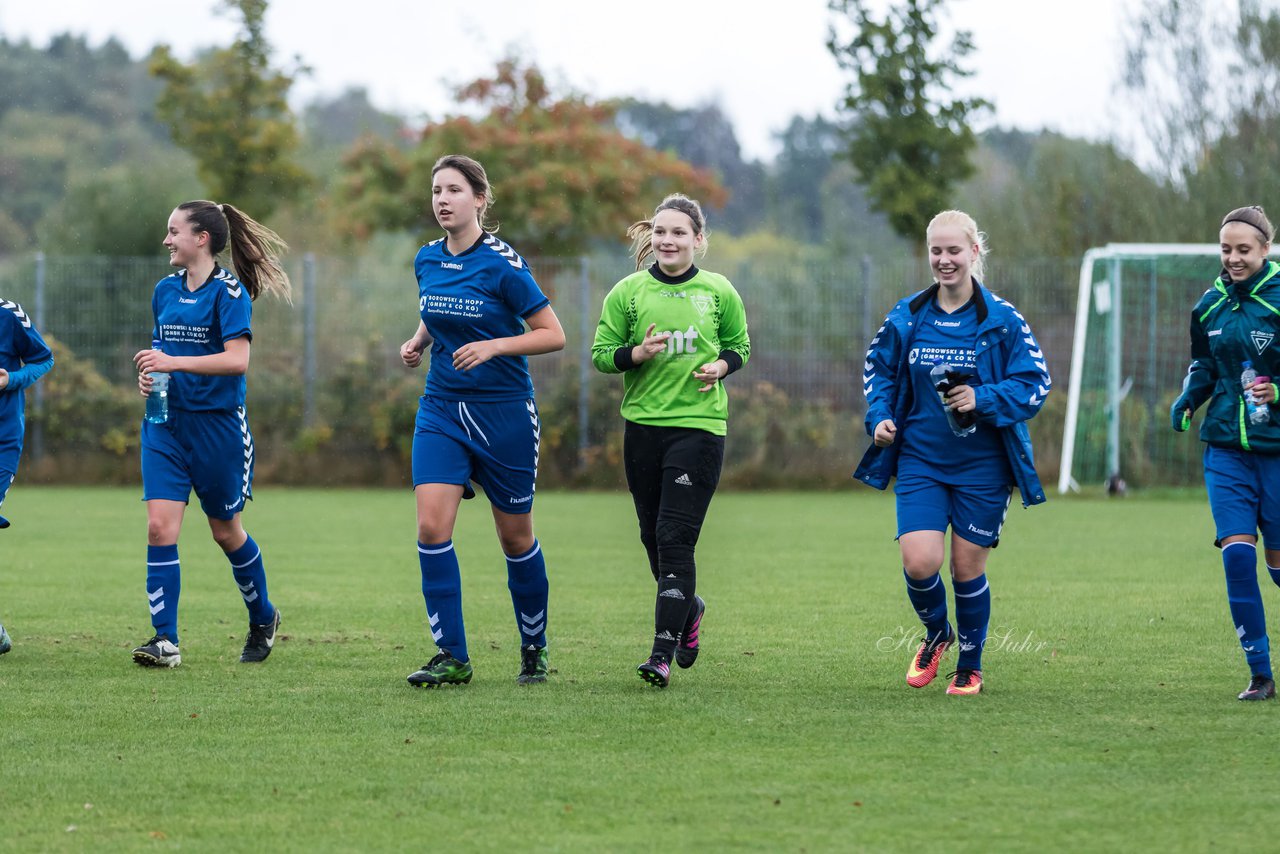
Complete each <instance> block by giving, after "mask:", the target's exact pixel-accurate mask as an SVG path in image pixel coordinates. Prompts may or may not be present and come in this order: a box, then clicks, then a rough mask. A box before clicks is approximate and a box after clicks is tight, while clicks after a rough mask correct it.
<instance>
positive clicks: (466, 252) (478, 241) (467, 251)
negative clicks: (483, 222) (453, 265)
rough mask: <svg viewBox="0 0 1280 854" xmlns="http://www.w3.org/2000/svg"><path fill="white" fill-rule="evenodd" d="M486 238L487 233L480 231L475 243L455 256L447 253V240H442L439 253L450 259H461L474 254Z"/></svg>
mask: <svg viewBox="0 0 1280 854" xmlns="http://www.w3.org/2000/svg"><path fill="white" fill-rule="evenodd" d="M488 237H489V232H487V231H481V232H480V236H479V237H477V238H476V242H475V243H472V244H471V245H470V246H468V247H467V248H466V249H464V250H462V251H461V252H459V253H458V254H457V255H454V254H453V253H452V252H450V251H449V238H447V237H446V238H445V239H444V240H442V241H441V242H440V251H441V252H443V253H444V254H445V255H447V256H449V257H450V258H461V257H462V256H463V255H470V254H471V253H472V252H475V251H476V249H477V248H478V247H479V246H480V244H481V243H484V242H485V240H486V239H487V238H488Z"/></svg>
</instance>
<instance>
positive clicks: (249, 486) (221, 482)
mask: <svg viewBox="0 0 1280 854" xmlns="http://www.w3.org/2000/svg"><path fill="white" fill-rule="evenodd" d="M193 489H194V490H195V493H196V495H197V496H198V497H199V499H200V508H201V509H202V510H204V514H205V515H206V516H208V517H209V518H211V519H223V520H227V519H231V518H233V517H234V516H235V515H236V514H237V513H239V512H240V511H241V510H243V509H244V503H245V501H247V500H248V499H250V498H253V434H252V433H250V432H249V422H248V420H247V419H246V418H245V414H244V407H241V408H239V409H235V410H216V411H208V412H188V411H186V410H182V409H170V410H169V420H168V421H167V422H165V423H164V424H152V423H150V422H148V421H145V420H144V421H143V422H142V500H143V501H151V500H152V499H163V500H167V501H182V502H189V501H190V499H191V491H192V490H193Z"/></svg>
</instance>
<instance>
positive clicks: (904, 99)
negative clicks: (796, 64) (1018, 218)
mask: <svg viewBox="0 0 1280 854" xmlns="http://www.w3.org/2000/svg"><path fill="white" fill-rule="evenodd" d="M942 4H943V0H902V2H901V3H899V4H897V5H894V6H892V7H890V9H889V12H888V14H887V15H886V17H885V18H884V19H883V20H877V19H875V18H873V17H872V16H871V12H870V10H869V8H868V7H869V6H872V5H878V4H873V3H871V2H870V0H830V2H829V4H828V8H829V9H830V10H831V11H832V12H833V13H835V17H834V19H833V22H832V25H831V27H830V29H829V31H828V39H827V49H828V50H830V51H831V54H832V55H833V56H834V57H835V59H836V62H837V63H838V64H839V66H840V68H841V69H843V70H844V71H847V72H849V73H850V74H851V75H852V79H851V80H850V81H849V83H848V85H847V88H846V90H845V95H844V98H843V99H842V101H841V104H840V111H841V114H842V118H843V120H844V124H845V129H846V133H847V135H848V140H849V149H848V150H849V159H850V160H851V161H852V163H853V165H854V168H855V169H856V171H857V174H858V180H859V182H860V183H862V184H863V185H864V186H865V187H866V188H867V193H868V195H869V196H870V198H871V201H872V204H873V205H874V207H875V209H876V210H879V211H882V212H883V213H884V214H885V215H886V216H887V217H888V218H889V223H890V225H892V226H893V229H894V231H896V232H897V233H898V234H900V235H902V236H903V237H905V238H907V239H909V240H912V241H916V242H919V241H920V240H922V239H923V236H924V232H925V227H926V226H927V225H928V223H929V220H930V219H931V218H932V217H933V215H934V214H936V213H937V212H938V211H940V210H944V209H946V208H949V207H951V206H953V204H954V202H953V200H952V196H953V194H954V191H955V188H956V187H957V186H958V185H959V184H960V182H962V181H964V179H966V178H968V177H969V176H970V175H972V174H973V165H972V164H971V162H970V160H969V155H970V152H971V151H972V149H973V147H974V144H975V137H974V134H973V131H972V130H970V128H969V120H970V118H971V117H972V116H973V115H975V114H977V113H979V112H980V111H982V110H984V109H985V108H987V107H988V106H989V105H988V104H987V102H986V101H984V100H983V99H981V98H958V97H949V94H948V93H949V92H950V91H951V88H952V84H953V82H954V81H955V80H956V79H958V78H963V77H967V76H968V75H969V74H970V72H969V71H967V70H965V69H964V68H963V67H962V66H961V65H960V62H961V60H963V59H964V57H966V56H968V55H969V53H970V52H972V50H973V41H972V39H971V37H970V35H969V33H968V32H966V31H963V30H962V31H959V32H957V33H956V35H955V37H954V39H953V40H952V42H951V45H950V46H949V48H947V49H946V50H944V51H941V52H938V51H937V50H936V49H935V48H934V40H935V39H936V38H937V36H938V24H937V20H936V12H937V10H938V8H939V7H940V6H942Z"/></svg>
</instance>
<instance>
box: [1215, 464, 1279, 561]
mask: <svg viewBox="0 0 1280 854" xmlns="http://www.w3.org/2000/svg"><path fill="white" fill-rule="evenodd" d="M1204 485H1205V487H1206V488H1207V489H1208V491H1209V507H1210V509H1212V510H1213V526H1214V528H1215V536H1216V538H1217V541H1216V542H1215V545H1217V544H1219V543H1221V541H1222V540H1223V539H1225V538H1226V537H1230V536H1234V535H1237V534H1246V535H1248V536H1250V537H1256V536H1257V535H1258V531H1259V530H1261V531H1262V539H1263V541H1264V542H1265V544H1266V548H1270V549H1280V456H1275V455H1271V454H1251V453H1248V452H1246V451H1237V450H1233V449H1230V448H1215V447H1214V446H1212V445H1205V447H1204Z"/></svg>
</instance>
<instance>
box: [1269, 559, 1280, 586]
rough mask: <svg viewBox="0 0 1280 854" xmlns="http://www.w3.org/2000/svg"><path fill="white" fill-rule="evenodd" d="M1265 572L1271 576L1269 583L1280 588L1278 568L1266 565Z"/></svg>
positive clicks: (1279, 571)
mask: <svg viewBox="0 0 1280 854" xmlns="http://www.w3.org/2000/svg"><path fill="white" fill-rule="evenodd" d="M1267 572H1268V574H1270V575H1271V581H1272V583H1274V584H1275V586H1276V587H1280V566H1272V565H1271V564H1267Z"/></svg>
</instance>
